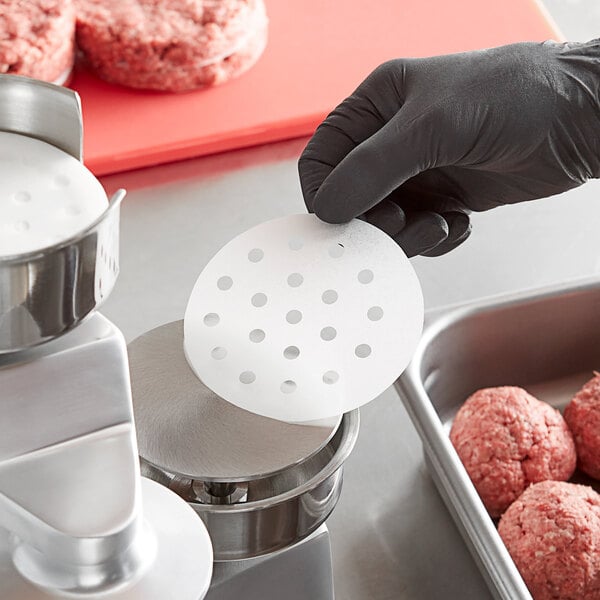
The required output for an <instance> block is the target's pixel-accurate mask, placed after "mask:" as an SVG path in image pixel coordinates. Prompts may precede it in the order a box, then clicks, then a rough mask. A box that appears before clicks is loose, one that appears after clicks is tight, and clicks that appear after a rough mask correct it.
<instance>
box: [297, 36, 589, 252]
mask: <svg viewBox="0 0 600 600" xmlns="http://www.w3.org/2000/svg"><path fill="white" fill-rule="evenodd" d="M299 171H300V180H301V184H302V191H303V194H304V199H305V202H306V205H307V207H308V209H309V210H310V211H312V212H315V213H316V214H317V216H319V217H320V218H321V219H323V220H324V221H327V222H330V223H343V222H346V221H349V220H350V219H352V218H354V217H357V216H361V215H364V218H366V220H367V221H369V222H371V223H373V224H374V225H377V226H378V227H380V228H381V229H383V230H384V231H386V232H387V233H388V234H389V235H391V236H392V237H394V239H395V240H396V241H397V242H398V243H399V244H400V246H402V248H403V249H404V250H405V251H406V253H407V254H408V255H409V256H413V255H415V254H423V255H426V256H437V255H440V254H443V253H445V252H448V251H449V250H451V249H452V248H454V247H456V246H457V245H458V244H460V243H461V242H462V241H464V240H465V239H466V238H467V237H468V235H469V233H470V223H469V217H468V213H469V212H470V211H483V210H488V209H490V208H494V207H496V206H499V205H502V204H513V203H516V202H522V201H524V200H533V199H535V198H543V197H546V196H551V195H553V194H558V193H560V192H563V191H565V190H568V189H570V188H574V187H576V186H578V185H580V184H582V183H583V182H585V181H586V180H587V179H589V178H592V177H599V176H600V40H594V41H591V42H588V43H585V44H579V43H566V44H558V43H555V42H545V43H543V44H539V43H522V44H513V45H509V46H503V47H500V48H493V49H489V50H482V51H476V52H466V53H461V54H453V55H448V56H438V57H433V58H425V59H398V60H392V61H390V62H386V63H384V64H383V65H381V66H380V67H378V68H377V69H376V70H375V71H373V73H371V75H369V77H367V79H366V80H365V81H364V82H363V83H362V84H361V85H360V86H359V87H358V89H357V90H356V91H355V92H354V93H353V94H352V95H351V96H350V97H349V98H347V99H346V100H344V101H343V102H342V103H341V104H340V105H339V106H338V107H337V108H336V109H335V110H334V111H333V112H332V113H331V114H330V115H329V116H328V117H327V118H326V119H325V121H324V122H323V123H322V124H321V125H320V126H319V127H318V129H317V131H316V132H315V134H314V136H313V137H312V139H311V140H310V141H309V143H308V145H307V147H306V149H305V150H304V152H303V154H302V156H301V157H300V161H299Z"/></svg>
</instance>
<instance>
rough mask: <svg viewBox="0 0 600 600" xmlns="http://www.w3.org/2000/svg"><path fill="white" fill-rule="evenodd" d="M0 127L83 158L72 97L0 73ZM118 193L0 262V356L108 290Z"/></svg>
mask: <svg viewBox="0 0 600 600" xmlns="http://www.w3.org/2000/svg"><path fill="white" fill-rule="evenodd" d="M0 130H2V131H10V132H13V133H20V134H22V135H28V136H30V137H35V138H38V139H40V140H43V141H45V142H48V143H50V144H53V145H55V146H56V147H58V148H60V149H61V150H63V151H65V152H67V153H69V154H71V155H72V156H74V157H75V158H77V159H78V160H81V157H82V151H81V146H82V121H81V107H80V103H79V97H78V96H77V94H76V93H75V92H72V91H70V90H67V89H65V88H62V87H59V86H55V85H52V84H49V83H43V82H41V81H37V80H34V79H28V78H26V77H16V76H10V75H0ZM124 196H125V192H124V191H123V190H119V191H118V192H116V193H115V195H114V196H113V197H112V199H111V200H110V202H109V205H108V208H107V209H106V210H105V211H104V213H103V214H102V215H101V216H100V217H99V218H98V219H97V220H96V221H95V222H94V223H92V224H91V225H90V226H89V227H88V228H87V229H86V230H84V231H82V232H81V233H79V234H77V235H75V236H73V237H71V238H69V239H67V240H64V241H62V242H60V243H58V244H55V245H53V246H49V247H47V248H44V249H42V250H39V251H35V252H30V253H27V254H20V255H15V256H8V257H2V258H0V354H4V353H7V352H15V351H19V350H23V349H25V348H30V347H32V346H36V345H38V344H41V343H43V342H46V341H48V340H51V339H53V338H55V337H57V336H59V335H61V334H63V333H65V332H67V331H69V330H70V329H71V328H73V327H74V326H75V325H77V324H78V323H80V322H81V321H82V320H83V319H84V318H85V317H86V316H87V315H89V314H90V313H91V312H92V311H93V310H94V309H95V308H96V307H97V306H98V305H99V304H100V303H101V302H102V300H104V299H105V298H106V297H107V296H108V294H109V293H110V292H111V290H112V288H113V286H114V284H115V280H116V278H117V275H118V272H119V208H120V204H121V201H122V200H123V197H124Z"/></svg>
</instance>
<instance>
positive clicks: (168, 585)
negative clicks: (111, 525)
mask: <svg viewBox="0 0 600 600" xmlns="http://www.w3.org/2000/svg"><path fill="white" fill-rule="evenodd" d="M142 501H143V507H144V520H145V521H146V523H147V525H148V527H149V528H150V530H151V532H152V534H153V535H154V538H155V541H156V544H157V552H156V557H155V559H154V562H153V563H152V564H151V565H150V566H149V567H148V568H147V570H146V571H145V572H144V573H143V574H142V576H141V578H139V579H138V580H137V581H134V583H132V584H130V585H129V586H125V587H124V588H120V589H118V590H116V591H115V592H113V593H105V594H102V595H101V596H90V595H85V596H81V595H77V596H76V595H72V594H70V595H68V596H64V595H62V596H61V595H56V594H50V593H48V592H46V591H43V590H40V589H39V588H37V587H35V586H34V585H32V584H31V583H29V582H28V581H26V580H25V579H23V578H22V577H21V575H20V574H19V573H18V572H17V571H16V569H15V568H14V566H13V563H12V558H11V554H10V540H9V538H8V536H7V535H6V532H4V531H3V530H0V598H2V600H56V598H70V599H73V598H77V599H80V600H83V599H84V598H85V599H86V600H93V599H95V598H99V599H100V598H101V599H102V600H166V599H167V598H177V600H201V599H202V598H204V596H205V595H206V593H207V591H208V588H209V586H210V581H211V577H212V566H213V553H212V545H211V542H210V538H209V536H208V532H207V530H206V527H205V526H204V523H203V522H202V521H201V520H200V519H199V518H198V515H197V514H196V513H195V512H194V511H193V509H192V508H190V506H188V504H187V503H186V502H185V501H184V500H182V499H181V498H179V497H178V496H177V495H175V494H174V493H173V492H171V491H169V490H167V489H166V488H164V487H163V486H161V485H160V484H158V483H155V482H154V481H151V480H149V479H145V478H142Z"/></svg>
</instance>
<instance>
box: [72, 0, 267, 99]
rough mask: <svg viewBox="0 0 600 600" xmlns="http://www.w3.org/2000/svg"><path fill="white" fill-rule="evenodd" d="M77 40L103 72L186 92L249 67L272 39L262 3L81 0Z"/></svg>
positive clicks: (247, 0)
mask: <svg viewBox="0 0 600 600" xmlns="http://www.w3.org/2000/svg"><path fill="white" fill-rule="evenodd" d="M76 2H77V6H78V14H77V43H78V45H79V47H80V49H81V50H82V51H83V52H84V54H85V56H86V58H87V60H88V62H89V64H90V65H91V66H92V68H93V69H94V70H95V71H96V72H97V74H98V75H99V76H100V77H102V78H104V79H106V80H107V81H111V82H113V83H119V84H121V85H125V86H129V87H135V88H143V89H153V90H165V91H172V92H182V91H186V90H191V89H194V88H198V87H202V86H208V85H214V84H218V83H223V82H225V81H228V80H229V79H231V78H233V77H235V76H237V75H239V74H241V73H243V72H244V71H246V70H247V69H249V68H250V67H251V66H252V65H253V64H254V63H255V62H256V61H257V60H258V58H259V56H260V55H261V54H262V52H263V50H264V48H265V45H266V41H267V17H266V12H265V7H264V3H263V0H76Z"/></svg>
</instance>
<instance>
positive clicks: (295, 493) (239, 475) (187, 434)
mask: <svg viewBox="0 0 600 600" xmlns="http://www.w3.org/2000/svg"><path fill="white" fill-rule="evenodd" d="M128 350H129V360H130V369H131V381H132V391H133V405H134V413H135V419H136V424H137V430H138V441H139V450H140V456H141V459H142V472H143V473H145V474H147V475H148V476H149V477H152V478H154V479H156V480H157V481H159V482H161V483H162V484H163V485H165V486H167V487H169V488H170V489H172V490H174V491H176V492H177V493H178V494H179V495H181V496H182V497H183V498H184V499H186V500H187V501H188V502H189V503H190V504H191V506H192V507H193V508H194V510H196V512H197V513H198V514H199V515H200V517H201V518H202V519H203V520H204V522H205V523H206V525H207V527H208V530H209V533H210V534H211V539H212V542H213V547H214V552H215V560H217V561H228V560H239V559H248V558H251V557H256V556H259V555H265V554H268V553H271V552H274V551H276V550H280V549H282V548H286V547H289V546H291V545H293V544H295V543H296V542H298V541H299V540H301V539H303V538H305V537H306V536H308V535H310V534H311V533H312V532H313V531H315V530H316V529H317V528H318V527H319V525H321V524H322V523H323V522H324V521H325V519H326V518H327V517H328V516H329V514H330V513H331V511H332V510H333V508H334V506H335V504H336V502H337V500H338V498H339V494H340V490H341V484H342V464H343V462H344V460H345V459H346V458H347V457H348V455H349V453H350V452H351V450H352V448H353V446H354V442H355V440H356V437H357V435H358V411H357V410H355V411H352V412H350V413H347V414H345V415H344V416H343V417H334V418H332V419H327V420H323V421H322V422H318V423H314V424H309V425H306V424H303V425H301V424H290V423H284V422H282V421H277V420H274V419H269V418H266V417H262V416H259V415H255V414H253V413H250V412H248V411H245V410H243V409H240V408H238V407H236V406H233V405H232V404H230V403H228V402H226V401H225V400H223V399H222V398H220V397H219V396H217V395H216V394H215V393H214V392H212V391H211V390H209V389H208V388H207V387H206V386H205V385H204V384H203V383H202V382H201V381H200V380H199V379H198V378H197V377H196V375H195V374H194V373H193V371H192V370H191V368H190V367H189V365H188V363H187V360H186V358H185V355H184V349H183V321H177V322H172V323H169V324H166V325H163V326H161V327H158V328H156V329H153V330H152V331H149V332H148V333H146V334H144V335H142V336H141V337H139V338H138V339H136V340H134V341H133V342H132V343H131V344H130V345H129V348H128ZM320 597H321V596H319V598H320Z"/></svg>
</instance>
